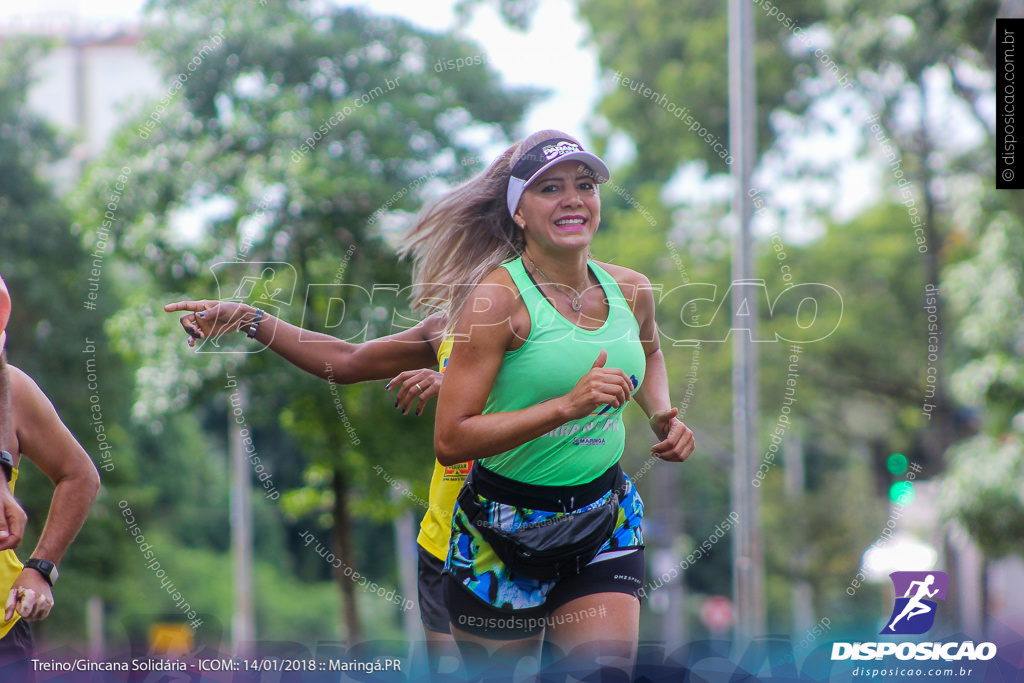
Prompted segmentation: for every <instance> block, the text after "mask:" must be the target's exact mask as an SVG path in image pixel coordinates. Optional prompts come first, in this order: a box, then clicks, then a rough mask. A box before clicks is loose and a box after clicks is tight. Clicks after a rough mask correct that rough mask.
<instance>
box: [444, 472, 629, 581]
mask: <svg viewBox="0 0 1024 683" xmlns="http://www.w3.org/2000/svg"><path fill="white" fill-rule="evenodd" d="M476 469H477V468H476V467H473V469H472V470H470V473H469V476H468V477H466V482H465V484H463V486H462V490H461V491H460V492H459V498H458V501H459V508H460V509H461V510H462V511H463V513H464V514H465V515H466V518H467V519H468V520H469V523H470V524H471V525H473V527H474V528H476V529H478V530H479V531H480V534H481V535H482V536H483V537H484V540H486V541H487V543H488V544H490V546H491V547H492V548H493V549H494V552H495V553H497V555H498V557H499V558H500V559H501V561H502V562H504V563H505V565H506V566H508V567H509V568H510V569H511V570H512V572H513V573H515V574H519V575H521V576H524V577H527V578H530V579H535V580H539V581H550V580H552V579H559V578H564V577H566V576H574V575H576V574H579V573H580V571H582V569H583V567H585V566H586V565H587V563H589V562H590V561H591V560H592V559H594V556H595V555H597V551H598V550H600V549H601V546H602V545H604V543H605V541H607V540H608V539H609V538H611V535H612V532H613V531H614V530H615V524H616V522H617V521H618V517H619V502H620V501H621V500H622V499H623V498H624V497H625V495H626V475H625V474H624V473H623V472H622V468H620V467H617V466H616V468H615V469H616V472H615V479H614V484H613V485H612V495H611V496H610V497H609V499H608V501H607V502H605V503H604V504H603V505H600V506H598V507H595V508H592V509H590V510H587V511H586V512H578V513H569V512H567V513H566V514H562V515H558V516H555V517H551V518H550V519H547V520H544V521H542V522H537V523H535V524H525V525H523V526H521V527H519V528H518V529H516V530H515V531H511V532H510V531H503V530H502V529H499V528H497V527H495V526H494V525H492V524H490V523H489V522H488V519H487V511H486V509H485V508H484V507H483V506H482V505H480V503H479V502H478V501H477V491H476V488H475V487H474V484H473V473H474V472H475V471H476ZM464 531H468V530H464Z"/></svg>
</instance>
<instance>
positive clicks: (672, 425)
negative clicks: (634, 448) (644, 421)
mask: <svg viewBox="0 0 1024 683" xmlns="http://www.w3.org/2000/svg"><path fill="white" fill-rule="evenodd" d="M678 414H679V409H678V408H669V409H668V410H659V411H658V412H656V413H655V414H654V415H651V420H650V424H651V429H653V430H654V433H655V434H656V435H657V436H658V438H659V439H661V441H660V442H659V443H656V444H654V445H653V446H651V455H653V456H654V457H655V458H659V459H660V460H667V461H668V462H683V461H684V460H686V459H687V458H689V457H690V454H691V453H693V449H694V447H695V446H696V443H695V442H694V440H693V432H692V431H690V428H689V427H687V426H686V425H685V424H683V423H682V422H681V421H680V420H679V418H677V417H676V415H678Z"/></svg>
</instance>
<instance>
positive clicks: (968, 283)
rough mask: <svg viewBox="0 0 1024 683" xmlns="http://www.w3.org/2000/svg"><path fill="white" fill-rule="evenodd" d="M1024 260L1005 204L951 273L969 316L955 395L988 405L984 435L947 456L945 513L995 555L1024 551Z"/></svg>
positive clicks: (954, 301) (957, 302) (954, 302)
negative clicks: (1023, 265)
mask: <svg viewBox="0 0 1024 683" xmlns="http://www.w3.org/2000/svg"><path fill="white" fill-rule="evenodd" d="M1004 206H1005V205H1004ZM1007 208H1008V207H1007ZM1021 263H1024V229H1022V227H1021V223H1020V219H1019V217H1018V216H1017V215H1015V214H1014V213H1013V212H1011V211H1008V210H1005V209H1004V210H1002V211H999V212H998V213H995V215H994V216H993V217H992V219H991V221H990V222H989V223H988V224H987V225H985V226H984V228H983V229H982V231H981V235H980V241H979V244H978V248H977V253H976V254H975V255H974V256H972V257H971V258H969V259H966V260H964V261H963V262H961V263H959V264H957V265H956V266H955V267H954V268H951V269H950V271H949V274H948V278H947V283H948V286H949V288H950V292H951V293H950V297H949V299H950V305H951V306H952V307H953V308H954V309H956V310H957V311H959V312H960V314H961V315H962V316H963V318H962V321H961V323H960V325H959V326H958V327H957V330H956V337H955V339H956V342H957V343H958V347H959V349H960V353H961V355H962V362H961V363H960V364H959V366H958V368H957V369H956V371H955V372H954V373H953V374H952V376H951V385H952V389H953V393H954V395H956V396H957V397H958V398H960V400H962V401H963V402H964V403H965V404H967V405H969V406H972V407H975V408H979V409H981V410H983V414H984V420H983V421H982V425H981V428H982V430H983V433H982V434H978V435H976V436H974V437H972V438H970V439H968V440H967V441H965V442H963V443H962V444H959V445H958V446H957V447H955V448H954V449H952V450H951V451H950V453H949V454H948V458H949V462H950V469H949V472H948V475H947V477H946V480H945V482H944V486H943V494H944V495H943V511H944V513H945V514H946V515H947V516H948V517H950V518H952V519H955V520H957V521H958V522H960V523H961V524H963V526H964V527H965V528H966V529H967V530H968V532H969V533H970V534H971V536H972V538H974V540H975V541H976V542H977V543H978V544H979V545H980V546H981V548H982V549H983V550H984V551H985V553H986V555H989V556H990V557H1001V556H1003V555H1007V554H1011V553H1012V554H1017V555H1020V554H1022V553H1024V546H1022V545H1021V542H1020V539H1021V538H1022V537H1024V536H1022V530H1024V499H1022V491H1024V486H1022V483H1024V469H1022V467H1021V462H1022V459H1021V454H1022V450H1021V436H1020V435H1021V432H1022V431H1024V418H1022V416H1024V373H1022V372H1021V369H1020V368H1021V357H1022V356H1024V346H1022V343H1021V339H1024V335H1022V332H1024V330H1022V328H1021V320H1024V272H1022V268H1021Z"/></svg>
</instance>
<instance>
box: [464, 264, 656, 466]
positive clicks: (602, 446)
mask: <svg viewBox="0 0 1024 683" xmlns="http://www.w3.org/2000/svg"><path fill="white" fill-rule="evenodd" d="M589 265H590V270H591V272H592V273H593V274H594V276H595V277H596V278H597V281H598V282H599V283H600V285H601V287H602V288H603V289H604V293H605V297H606V298H607V299H608V307H609V311H608V319H607V320H606V321H605V323H604V325H602V326H601V327H600V328H599V329H596V330H584V329H582V328H580V327H577V326H576V325H573V324H572V323H570V322H569V321H568V320H566V319H565V318H564V317H563V316H562V314H561V313H559V312H558V311H557V310H556V309H555V307H554V306H552V305H551V302H549V301H548V300H547V299H545V298H544V295H543V294H542V293H541V291H540V290H539V289H538V287H537V285H535V284H534V283H533V281H532V280H531V279H530V276H529V275H528V274H527V272H526V268H525V267H524V266H523V261H522V259H521V258H519V259H516V260H515V261H511V262H509V263H506V264H504V268H505V269H506V270H508V272H509V274H510V275H511V276H512V280H513V282H515V284H516V287H517V288H518V289H519V293H520V296H521V297H522V299H523V303H524V304H525V305H526V309H527V311H528V312H529V314H530V334H529V336H528V337H527V339H526V342H525V343H524V344H523V345H522V346H521V347H519V348H518V349H516V350H515V351H509V352H508V353H506V354H505V358H504V360H503V361H502V364H501V368H500V369H499V370H498V374H497V376H496V377H495V379H494V386H493V387H492V388H491V393H490V395H489V396H488V397H487V403H486V405H485V406H484V413H485V414H486V413H501V412H509V411H513V410H520V409H522V408H527V407H530V406H533V405H536V404H538V403H542V402H544V401H547V400H550V399H552V398H556V397H558V396H562V395H564V394H567V393H569V392H570V391H572V388H573V387H574V386H576V382H578V381H579V379H580V377H582V376H583V375H584V374H586V372H587V371H588V370H590V368H591V367H592V366H593V364H594V361H595V360H597V355H598V354H599V353H600V352H601V349H604V350H606V351H607V352H608V360H607V361H606V362H605V367H608V368H621V369H622V370H623V371H624V372H625V373H626V375H627V376H629V377H630V379H631V380H633V383H634V393H635V391H636V389H637V388H639V386H640V383H641V382H643V379H644V372H645V371H646V367H647V360H646V357H645V355H644V350H643V347H642V346H641V344H640V327H639V325H638V324H637V322H636V317H635V316H634V315H633V311H632V310H631V309H630V307H629V303H628V302H627V301H626V299H625V298H624V297H623V296H622V291H621V290H620V289H619V286H618V284H617V283H616V282H615V279H614V278H613V277H612V276H611V275H609V274H608V272H607V271H605V270H604V269H602V268H601V267H600V266H598V265H597V264H596V263H594V262H593V261H590V262H589ZM627 405H628V404H627ZM624 407H625V406H623V407H621V408H618V409H615V408H609V407H608V406H600V407H598V408H597V409H596V410H594V412H593V413H591V414H590V415H587V416H586V417H584V418H581V419H578V420H572V421H571V422H568V423H566V424H564V425H561V426H559V427H556V428H555V429H553V430H551V431H550V432H548V433H547V434H544V435H543V436H541V437H539V438H537V439H534V440H533V441H529V442H527V443H525V444H523V445H522V446H518V447H516V448H513V449H512V450H509V451H505V452H504V453H499V454H498V455H495V456H492V457H489V458H481V459H480V461H479V462H480V464H481V465H482V466H484V467H486V468H487V469H488V470H491V471H492V472H495V473H497V474H500V475H502V476H505V477H508V478H510V479H515V480H517V481H522V482H525V483H528V484H539V485H544V486H571V485H575V484H583V483H586V482H589V481H593V480H594V479H596V478H597V477H599V476H600V475H601V474H602V473H603V472H604V471H605V470H607V469H608V468H609V467H611V466H612V465H614V464H615V463H616V462H618V461H619V458H620V457H622V451H623V447H624V444H625V433H624V431H623V428H622V410H623V408H624Z"/></svg>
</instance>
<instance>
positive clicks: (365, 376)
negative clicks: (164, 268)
mask: <svg viewBox="0 0 1024 683" xmlns="http://www.w3.org/2000/svg"><path fill="white" fill-rule="evenodd" d="M164 310H165V311H168V312H175V311H188V313H187V314H186V315H184V316H182V318H181V325H182V327H184V328H185V331H186V332H188V334H189V337H190V338H189V344H190V345H194V344H195V343H196V342H197V341H200V340H204V339H209V338H212V337H217V336H220V335H223V334H227V333H230V332H245V333H246V334H247V335H248V336H249V337H250V338H253V339H255V340H256V341H258V342H260V343H262V344H264V345H265V346H266V347H267V348H269V349H270V350H271V351H273V352H275V353H276V354H278V355H279V356H281V357H282V358H284V359H285V360H287V361H288V362H290V363H292V364H293V365H295V366H296V367H298V368H300V369H302V370H305V371H306V372H308V373H310V374H312V375H315V376H317V377H322V378H323V379H325V380H327V381H333V382H334V383H336V384H354V383H356V382H366V381H370V380H380V379H388V378H392V379H391V381H390V382H389V383H388V386H387V387H386V388H387V389H389V390H396V391H397V395H396V401H395V406H396V407H398V408H400V409H401V410H402V412H403V413H407V412H411V411H412V410H413V407H414V405H415V413H416V414H417V415H419V414H421V413H422V412H423V408H424V406H426V403H427V401H429V400H430V399H432V398H435V397H436V396H437V395H438V393H439V391H440V388H441V373H442V372H443V371H444V368H445V366H446V364H447V361H448V354H449V353H451V346H452V344H451V340H450V339H445V326H446V321H447V317H446V316H445V315H444V314H440V313H436V314H434V315H431V316H429V317H427V318H426V319H425V320H423V321H422V322H421V323H419V324H418V325H416V326H415V327H412V328H410V329H408V330H405V331H403V332H399V333H397V334H392V335H389V336H386V337H381V338H379V339H374V340H371V341H368V342H366V343H363V344H351V343H349V342H345V341H342V340H340V339H336V338H334V337H331V336H330V335H325V334H320V333H316V332H310V331H309V330H304V329H302V328H300V327H297V326H295V325H292V324H290V323H287V322H285V321H283V320H281V319H280V318H276V317H275V316H272V315H270V314H268V313H266V312H264V311H261V310H260V309H257V308H254V307H252V306H249V305H247V304H242V303H238V302H233V301H210V300H204V301H179V302H177V303H172V304H168V305H167V306H165V307H164ZM435 362H436V363H437V364H438V368H439V370H440V372H438V371H435V370H433V369H432V367H433V366H434V363H435ZM467 472H468V467H465V466H462V465H455V466H451V467H444V466H442V465H439V464H438V463H437V461H436V460H435V461H434V473H433V476H432V477H431V481H430V495H429V499H428V507H427V511H426V514H424V516H423V521H422V522H421V524H420V533H419V537H418V538H417V543H418V545H419V548H418V551H419V568H418V578H417V593H418V598H419V605H420V618H421V620H422V622H423V630H424V633H425V636H426V643H427V654H428V658H429V661H430V665H431V670H432V671H436V670H437V663H438V661H439V659H440V657H441V656H442V655H449V656H456V657H457V650H456V649H455V641H454V639H453V638H452V635H451V627H450V622H449V619H448V609H447V608H446V607H445V603H444V593H443V591H442V587H441V586H442V584H441V573H442V572H443V571H444V562H445V559H446V558H447V556H448V538H449V536H450V534H451V518H452V510H453V509H454V508H455V499H456V497H457V496H458V494H459V490H460V489H461V488H462V482H463V480H464V479H465V477H466V473H467Z"/></svg>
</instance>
